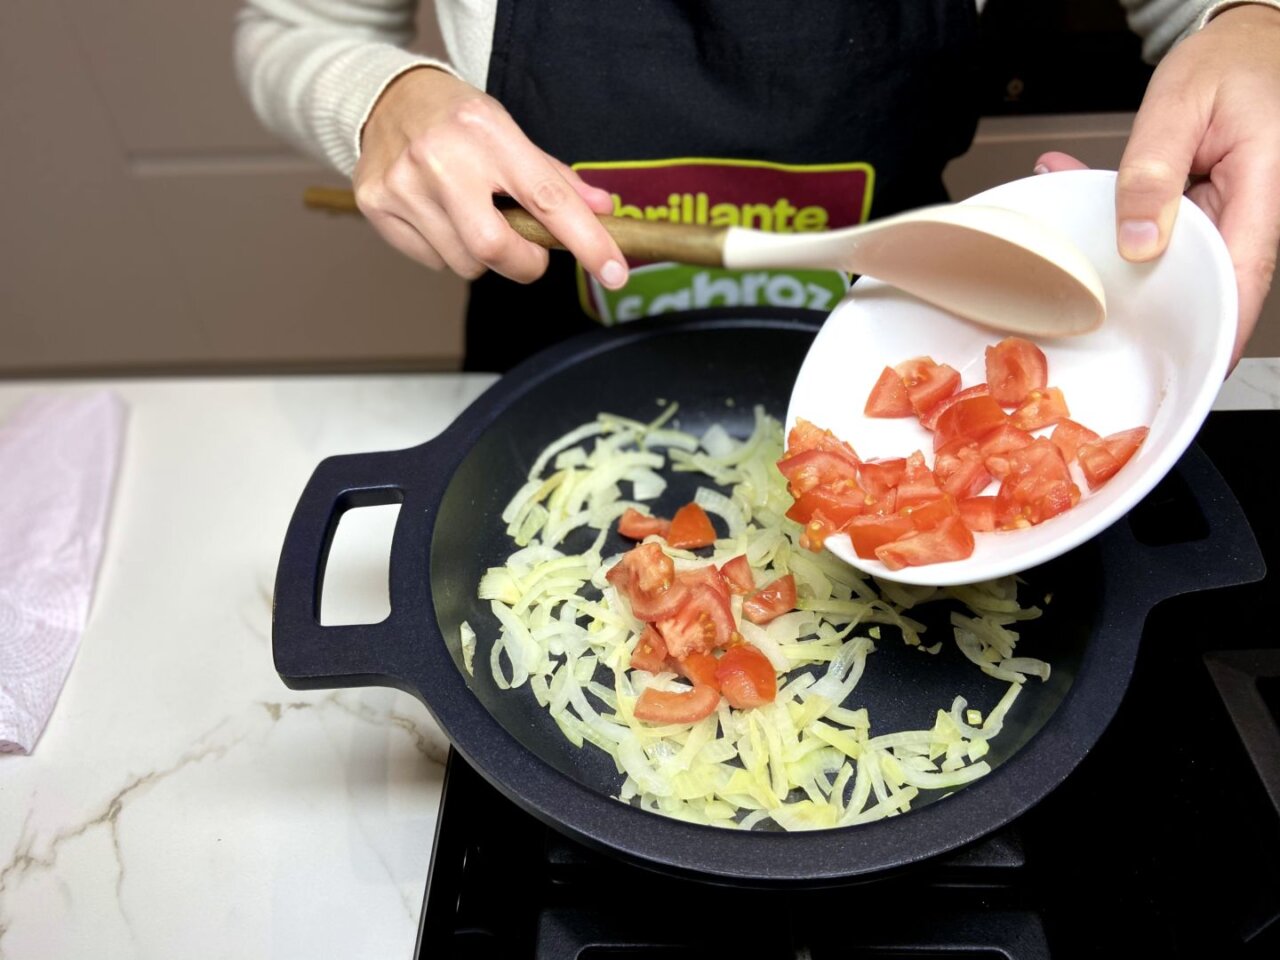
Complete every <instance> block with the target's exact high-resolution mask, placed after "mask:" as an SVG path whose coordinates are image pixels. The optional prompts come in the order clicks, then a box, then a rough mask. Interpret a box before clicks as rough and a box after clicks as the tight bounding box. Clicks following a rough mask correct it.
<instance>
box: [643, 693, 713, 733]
mask: <svg viewBox="0 0 1280 960" xmlns="http://www.w3.org/2000/svg"><path fill="white" fill-rule="evenodd" d="M719 705H720V691H718V690H717V689H716V688H715V687H708V686H704V685H702V684H697V685H695V686H694V688H693V689H692V690H689V691H687V692H684V693H672V692H671V691H669V690H655V689H654V688H653V687H645V689H644V692H643V693H641V694H640V699H638V700H637V701H636V708H635V715H636V719H637V720H643V721H644V722H645V723H664V724H665V723H697V722H698V721H699V720H702V719H703V718H704V717H709V716H711V714H713V713H715V710H716V707H718V706H719Z"/></svg>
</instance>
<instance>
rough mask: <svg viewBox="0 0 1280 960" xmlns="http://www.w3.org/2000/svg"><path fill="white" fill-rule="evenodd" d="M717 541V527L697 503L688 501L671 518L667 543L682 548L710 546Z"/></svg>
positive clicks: (691, 548)
mask: <svg viewBox="0 0 1280 960" xmlns="http://www.w3.org/2000/svg"><path fill="white" fill-rule="evenodd" d="M715 542H716V528H715V527H713V526H712V525H711V518H710V517H708V516H707V511H705V510H703V509H702V508H701V507H700V506H698V505H697V504H696V503H686V504H685V505H684V506H683V507H681V508H680V509H679V510H677V511H676V515H675V516H674V517H672V518H671V529H670V530H669V531H668V532H667V543H669V544H671V546H673V547H678V548H679V549H681V550H694V549H697V548H698V547H709V546H711V545H712V544H713V543H715Z"/></svg>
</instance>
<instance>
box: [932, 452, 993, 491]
mask: <svg viewBox="0 0 1280 960" xmlns="http://www.w3.org/2000/svg"><path fill="white" fill-rule="evenodd" d="M933 475H934V476H935V477H937V479H938V483H939V484H940V485H941V486H942V489H943V491H944V492H945V493H949V494H951V496H953V497H955V498H956V499H961V498H963V497H976V496H977V495H978V494H980V493H981V492H982V491H983V490H984V489H985V488H986V486H987V484H989V483H990V482H991V474H990V473H989V472H988V471H987V468H986V465H985V464H984V463H983V457H982V454H981V453H979V452H978V448H977V447H976V446H973V445H970V446H967V447H961V448H960V449H959V450H958V451H956V452H955V453H949V454H945V455H943V454H939V455H938V458H937V460H936V461H935V462H934V466H933Z"/></svg>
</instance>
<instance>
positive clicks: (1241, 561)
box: [1104, 445, 1266, 603]
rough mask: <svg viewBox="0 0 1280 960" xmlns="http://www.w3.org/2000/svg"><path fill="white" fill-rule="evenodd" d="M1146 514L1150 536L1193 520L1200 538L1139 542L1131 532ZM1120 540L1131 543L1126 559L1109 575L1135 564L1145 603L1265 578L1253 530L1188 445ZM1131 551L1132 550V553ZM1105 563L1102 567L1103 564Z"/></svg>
mask: <svg viewBox="0 0 1280 960" xmlns="http://www.w3.org/2000/svg"><path fill="white" fill-rule="evenodd" d="M1144 510H1150V511H1151V514H1150V519H1149V520H1148V521H1147V523H1146V524H1145V525H1146V526H1148V527H1150V528H1151V529H1153V530H1159V529H1160V527H1161V526H1162V525H1164V524H1166V523H1168V522H1169V521H1177V520H1180V519H1184V518H1185V517H1187V516H1192V517H1194V516H1195V511H1198V512H1199V514H1200V516H1202V517H1203V518H1204V535H1203V536H1194V535H1193V536H1189V537H1187V538H1184V539H1181V540H1179V541H1177V542H1171V543H1164V544H1160V545H1152V544H1150V543H1144V542H1142V539H1141V538H1140V537H1139V535H1138V533H1137V532H1136V530H1135V528H1139V527H1141V526H1143V525H1144V524H1143V523H1142V511H1144ZM1117 527H1123V528H1124V529H1123V534H1122V536H1123V537H1124V538H1129V539H1131V540H1132V541H1136V542H1135V543H1134V544H1133V546H1132V547H1131V548H1130V549H1131V550H1132V552H1131V554H1130V559H1129V560H1128V561H1124V560H1122V559H1121V557H1120V556H1116V557H1115V558H1114V560H1113V561H1112V563H1115V564H1117V566H1112V563H1108V566H1109V567H1111V571H1109V572H1112V571H1117V570H1118V571H1123V570H1124V569H1125V568H1126V567H1133V566H1134V561H1136V562H1137V569H1135V570H1133V572H1134V573H1138V574H1139V576H1138V577H1137V578H1136V579H1137V581H1138V582H1140V583H1142V584H1143V585H1145V587H1146V592H1147V594H1148V597H1147V599H1148V600H1149V602H1151V603H1158V602H1159V601H1161V600H1167V599H1168V598H1170V597H1176V596H1179V595H1181V594H1184V593H1194V592H1196V591H1200V590H1214V589H1217V588H1219V587H1232V586H1237V585H1239V584H1244V583H1252V582H1253V581H1255V580H1258V579H1261V577H1262V576H1263V575H1264V573H1265V572H1266V564H1265V563H1264V562H1263V559H1262V553H1261V551H1260V550H1259V548H1258V542H1257V540H1256V539H1255V538H1254V535H1253V530H1252V528H1250V526H1249V521H1248V519H1247V518H1246V517H1245V514H1244V510H1243V508H1241V506H1240V503H1239V501H1238V500H1236V497H1235V494H1234V493H1232V492H1231V488H1230V487H1229V486H1227V482H1226V480H1224V479H1223V477H1222V474H1220V473H1219V472H1218V469H1217V468H1216V467H1215V466H1214V465H1213V462H1212V461H1211V460H1210V459H1209V457H1208V456H1207V455H1206V454H1205V453H1204V451H1203V450H1201V449H1200V448H1199V447H1198V446H1195V445H1192V446H1191V447H1190V448H1189V449H1188V450H1187V452H1186V454H1184V455H1183V457H1182V459H1181V460H1179V461H1178V463H1177V465H1176V466H1175V467H1174V469H1173V471H1172V472H1171V476H1170V477H1169V478H1168V479H1167V480H1166V481H1165V483H1164V484H1162V485H1161V486H1159V487H1157V488H1156V489H1155V490H1154V491H1152V493H1151V494H1150V495H1149V496H1148V498H1147V501H1144V502H1143V504H1141V505H1139V506H1138V507H1137V508H1135V509H1134V511H1133V512H1132V513H1131V514H1130V515H1129V518H1128V522H1125V523H1121V524H1117ZM1133 547H1136V549H1133ZM1104 562H1106V561H1104Z"/></svg>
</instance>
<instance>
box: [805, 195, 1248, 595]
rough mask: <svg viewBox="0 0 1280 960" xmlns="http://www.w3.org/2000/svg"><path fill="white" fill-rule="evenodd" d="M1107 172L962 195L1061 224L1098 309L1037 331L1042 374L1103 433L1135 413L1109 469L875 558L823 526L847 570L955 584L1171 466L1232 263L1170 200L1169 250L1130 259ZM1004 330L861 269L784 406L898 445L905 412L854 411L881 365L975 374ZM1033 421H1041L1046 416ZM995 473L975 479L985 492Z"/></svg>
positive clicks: (1215, 366) (1088, 520) (1080, 533)
mask: <svg viewBox="0 0 1280 960" xmlns="http://www.w3.org/2000/svg"><path fill="white" fill-rule="evenodd" d="M1114 193H1115V174H1114V173H1111V172H1109V171H1101V170H1086V171H1076V172H1070V173H1058V174H1052V175H1044V176H1038V177H1032V178H1028V179H1025V180H1018V181H1015V182H1013V183H1008V184H1004V185H1002V186H1000V187H996V188H994V189H992V190H989V191H986V192H985V193H982V194H979V195H978V196H976V197H973V198H971V199H970V201H967V202H973V203H981V204H986V205H990V206H1000V207H1007V208H1009V209H1013V210H1018V211H1020V212H1022V213H1026V214H1029V215H1031V216H1034V217H1037V218H1038V219H1040V220H1042V221H1043V222H1045V223H1048V224H1051V225H1053V226H1054V227H1056V228H1058V229H1059V230H1061V231H1062V232H1063V233H1065V234H1066V235H1067V236H1068V237H1069V238H1070V239H1071V240H1073V241H1074V242H1075V243H1076V245H1077V246H1078V247H1079V248H1080V249H1081V251H1082V252H1083V253H1084V254H1085V256H1086V257H1088V259H1089V260H1090V261H1092V263H1093V264H1094V266H1095V268H1096V269H1097V271H1098V274H1099V276H1100V277H1101V279H1102V283H1103V287H1104V289H1105V291H1106V298H1107V320H1106V322H1105V323H1104V324H1103V325H1102V327H1101V328H1100V329H1098V330H1097V331H1095V332H1093V333H1089V334H1086V335H1083V336H1079V337H1073V338H1069V339H1057V340H1039V341H1037V342H1038V343H1039V346H1040V347H1041V349H1043V350H1044V352H1045V354H1046V356H1047V357H1048V360H1049V382H1050V385H1051V386H1057V387H1061V388H1062V389H1063V391H1064V393H1065V395H1066V398H1067V403H1068V405H1069V407H1070V410H1071V417H1072V419H1074V420H1076V421H1078V422H1080V423H1083V424H1084V425H1085V426H1087V427H1089V428H1090V429H1092V430H1095V431H1096V432H1098V433H1100V434H1102V435H1104V436H1105V435H1107V434H1109V433H1114V432H1116V431H1118V430H1124V429H1127V428H1129V427H1136V426H1143V425H1145V426H1148V427H1150V430H1151V432H1150V434H1149V436H1148V438H1147V441H1146V443H1145V444H1144V445H1143V446H1142V448H1141V449H1139V451H1138V452H1137V454H1136V455H1135V456H1134V458H1133V460H1131V461H1130V462H1129V464H1127V465H1126V466H1125V468H1124V469H1123V470H1121V472H1120V473H1119V474H1117V475H1116V476H1115V477H1114V478H1113V479H1112V480H1111V481H1110V482H1109V483H1107V484H1106V485H1105V486H1104V487H1102V489H1100V490H1099V491H1097V492H1096V493H1093V494H1090V493H1089V491H1088V487H1087V485H1086V484H1085V483H1084V480H1083V477H1081V476H1077V483H1078V485H1079V486H1080V489H1081V491H1082V493H1083V494H1084V496H1083V498H1082V500H1081V503H1080V504H1079V506H1077V507H1076V508H1075V509H1073V510H1072V511H1070V512H1069V513H1067V514H1065V515H1064V516H1062V517H1059V518H1056V519H1054V520H1051V521H1049V522H1047V523H1045V524H1042V525H1040V526H1037V527H1033V528H1031V529H1029V530H1021V531H1016V532H1012V533H1000V534H986V535H981V536H979V537H977V538H976V539H977V545H976V547H975V550H974V553H973V556H971V557H970V558H968V559H966V560H960V561H955V562H952V563H943V564H934V565H931V566H926V567H916V568H907V569H904V570H899V571H896V572H890V571H889V570H888V569H887V568H885V567H884V565H883V564H881V563H879V562H878V561H875V560H863V559H860V558H859V557H858V556H857V555H856V554H855V553H854V552H853V549H852V546H851V545H850V543H849V540H848V537H845V536H839V537H833V538H831V539H829V540H828V541H827V543H828V545H829V547H830V549H831V550H832V552H833V553H835V554H836V555H838V556H839V557H841V558H842V559H843V560H845V561H846V562H848V563H851V564H853V565H854V566H856V567H858V568H859V569H862V570H865V571H867V572H869V573H874V574H876V575H879V576H887V577H889V578H892V579H895V580H900V581H903V582H908V583H921V584H954V583H967V582H973V581H977V580H984V579H988V578H990V577H995V576H1001V575H1003V574H1006V573H1012V572H1017V571H1021V570H1026V569H1029V568H1031V567H1034V566H1037V565H1038V564H1042V563H1045V562H1047V561H1048V560H1051V559H1052V558H1054V557H1056V556H1059V555H1061V554H1062V553H1065V552H1066V551H1068V550H1070V549H1072V548H1073V547H1076V546H1078V545H1079V544H1081V543H1084V542H1085V541H1087V540H1089V539H1090V538H1091V537H1093V536H1095V535H1096V534H1098V533H1099V532H1101V531H1102V530H1103V529H1105V528H1106V527H1107V526H1109V525H1110V524H1112V523H1113V522H1115V521H1116V520H1117V519H1119V518H1120V517H1121V516H1123V515H1124V514H1125V513H1126V512H1127V511H1128V510H1129V509H1131V508H1132V507H1133V506H1135V505H1136V504H1137V503H1138V501H1139V500H1141V499H1142V497H1143V496H1145V495H1146V494H1147V493H1148V492H1149V491H1150V490H1151V489H1152V487H1154V486H1155V485H1156V483H1158V482H1159V481H1160V479H1161V478H1162V477H1163V476H1164V475H1165V474H1166V473H1167V472H1168V471H1169V470H1170V469H1172V467H1173V465H1174V464H1175V463H1176V462H1177V460H1178V458H1179V457H1180V456H1181V455H1182V453H1183V451H1185V450H1186V448H1187V447H1188V446H1189V445H1190V443H1191V441H1192V439H1193V438H1194V437H1195V433H1196V431H1197V430H1198V429H1199V427H1200V424H1201V423H1202V422H1203V421H1204V418H1205V416H1206V415H1207V414H1208V412H1209V408H1210V406H1211V405H1212V403H1213V398H1214V397H1215V396H1216V394H1217V390H1218V387H1219V386H1220V385H1221V383H1222V379H1223V377H1224V376H1225V375H1226V372H1227V364H1228V362H1229V360H1230V354H1231V347H1232V344H1233V343H1234V338H1235V327H1236V293H1235V277H1234V274H1233V272H1232V268H1231V263H1230V260H1229V258H1228V257H1227V253H1226V248H1225V246H1224V245H1223V243H1222V240H1221V237H1220V236H1219V235H1218V232H1217V230H1216V228H1214V226H1213V225H1212V223H1210V222H1209V220H1208V218H1207V217H1205V215H1204V214H1203V213H1202V212H1201V211H1200V210H1199V209H1198V208H1196V207H1195V206H1194V205H1193V204H1191V203H1190V202H1189V201H1187V200H1185V199H1184V200H1183V201H1182V207H1181V209H1180V211H1179V214H1178V221H1177V226H1176V227H1175V229H1174V232H1173V236H1172V238H1171V242H1170V244H1169V249H1168V251H1167V252H1166V253H1165V254H1164V255H1163V256H1162V257H1161V258H1160V259H1158V260H1157V261H1155V262H1153V263H1147V264H1133V263H1129V262H1127V261H1125V260H1123V259H1121V257H1120V255H1119V253H1118V252H1117V251H1116V246H1115V227H1114V221H1115V202H1114ZM1003 336H1004V334H1002V333H1000V332H998V331H994V330H991V329H989V328H986V327H982V326H979V325H978V324H975V323H972V322H969V321H966V320H961V319H959V318H957V317H955V316H953V315H951V314H948V313H946V312H944V311H942V310H939V309H937V308H935V307H932V306H929V305H928V304H925V303H923V302H921V301H919V300H916V299H915V298H913V297H911V296H909V295H907V294H904V293H902V292H901V291H898V290H896V289H894V288H892V287H889V286H887V285H885V284H883V283H879V282H877V281H874V280H871V279H863V280H860V281H859V282H858V283H857V284H855V285H854V287H853V289H852V290H851V291H850V293H849V294H848V295H847V296H846V297H845V299H844V300H843V301H842V302H841V303H840V305H839V306H838V307H837V308H836V310H835V311H834V312H833V313H832V315H831V317H830V318H829V319H828V320H827V322H826V324H824V326H823V327H822V330H821V331H820V332H819V334H818V337H817V338H816V340H815V341H814V345H813V348H812V349H811V350H810V351H809V354H808V356H807V357H806V358H805V361H804V364H803V367H802V369H801V371H800V375H799V377H798V378H797V381H796V385H795V389H794V391H793V393H792V395H791V402H790V405H789V407H788V411H787V421H788V426H790V425H791V424H792V423H794V421H795V419H796V418H797V417H803V418H805V419H807V420H811V421H813V422H814V423H817V424H819V425H820V426H823V427H827V428H829V429H831V430H833V431H835V432H836V433H837V434H838V435H839V436H841V437H843V438H844V439H846V440H848V441H849V442H850V443H852V444H853V446H854V448H855V449H856V450H857V451H858V453H859V454H860V455H861V456H864V457H868V458H871V457H898V456H906V455H908V454H910V453H911V452H912V451H914V450H917V449H919V450H923V451H924V452H925V454H926V457H927V458H928V459H929V461H930V462H932V442H931V436H930V434H929V433H928V432H927V431H925V430H924V429H923V428H922V427H921V426H920V425H919V424H918V423H917V422H916V420H915V419H914V418H908V419H900V420H877V419H872V418H868V417H866V416H864V415H863V413H862V410H863V405H864V404H865V403H866V399H867V395H868V394H869V392H870V390H871V386H872V384H874V383H875V381H876V378H877V377H878V376H879V375H880V373H881V371H882V370H883V369H884V368H885V367H886V366H893V365H895V364H897V363H900V362H901V361H903V360H906V359H908V358H909V357H915V356H920V355H922V354H927V355H930V356H932V357H933V358H934V359H935V360H937V361H938V362H940V363H948V364H950V365H951V366H953V367H955V368H956V369H957V370H959V371H960V373H961V375H962V378H963V384H964V386H972V385H973V384H976V383H980V382H983V381H984V380H985V379H986V374H985V361H984V349H985V348H986V347H987V346H988V345H990V344H992V343H995V342H997V341H998V340H1000V339H1001V338H1002V337H1003ZM1046 432H1047V431H1046ZM994 489H995V487H994V485H993V486H992V488H991V490H989V491H988V492H994Z"/></svg>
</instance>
